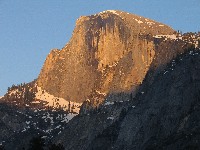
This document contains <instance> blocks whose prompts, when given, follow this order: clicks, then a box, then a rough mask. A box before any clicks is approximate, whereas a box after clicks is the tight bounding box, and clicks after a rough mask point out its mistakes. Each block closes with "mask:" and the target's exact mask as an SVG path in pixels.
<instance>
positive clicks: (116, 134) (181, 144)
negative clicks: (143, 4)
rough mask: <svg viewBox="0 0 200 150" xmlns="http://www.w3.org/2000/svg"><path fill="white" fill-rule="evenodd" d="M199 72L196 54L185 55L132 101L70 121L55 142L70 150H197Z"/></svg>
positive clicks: (199, 100) (199, 58)
mask: <svg viewBox="0 0 200 150" xmlns="http://www.w3.org/2000/svg"><path fill="white" fill-rule="evenodd" d="M199 72H200V54H199V52H192V51H191V52H190V53H186V54H183V55H181V56H179V57H177V58H176V60H173V61H172V62H171V63H170V64H168V67H167V68H166V70H162V71H161V72H160V73H156V71H155V72H154V73H156V75H155V78H154V80H153V82H151V81H149V80H148V79H150V78H148V79H146V80H145V82H144V83H143V84H146V86H145V85H144V86H142V87H141V88H140V92H139V93H138V94H137V95H136V97H135V98H133V99H131V96H130V95H129V96H130V98H129V100H130V101H126V102H121V103H120V102H117V103H113V104H109V105H102V106H101V107H100V108H99V109H98V110H96V111H94V112H90V113H88V114H87V115H83V116H79V117H76V118H74V119H73V120H72V121H71V122H69V123H68V124H67V127H66V130H65V131H64V132H63V133H62V134H61V135H59V136H58V137H57V138H56V139H55V141H57V142H62V143H63V144H64V145H65V147H66V149H70V150H73V149H76V150H78V149H87V150H89V149H95V150H98V149H99V150H100V149H105V150H106V149H120V150H123V149H126V150H129V149H130V150H131V149H192V148H193V149H198V148H199V147H200V145H199V143H200V141H199V140H200V133H199V129H200V127H199V124H200V118H199V115H198V114H199V111H200V107H199V106H200V95H199V92H200V74H199ZM149 83H151V84H149ZM121 100H122V101H123V99H121ZM72 136H73V139H71V138H70V137H72Z"/></svg>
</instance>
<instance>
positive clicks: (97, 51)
mask: <svg viewBox="0 0 200 150" xmlns="http://www.w3.org/2000/svg"><path fill="white" fill-rule="evenodd" d="M173 32H174V30H173V29H171V28H170V27H168V26H166V25H164V24H161V23H158V22H155V21H152V20H150V19H146V18H143V17H139V16H136V15H133V14H129V13H125V12H121V11H105V12H101V13H99V14H96V15H91V16H82V17H80V18H79V19H78V20H77V22H76V27H75V29H74V32H73V35H72V38H71V40H70V41H69V43H68V44H67V45H66V46H65V47H64V48H63V49H62V50H57V49H56V50H52V51H51V52H50V54H49V55H48V57H47V58H46V61H45V63H44V66H43V68H42V70H41V72H40V75H39V77H38V80H37V85H38V86H39V87H42V89H44V90H46V91H48V92H49V93H51V94H53V95H55V96H58V97H63V98H65V99H66V100H70V101H77V102H83V101H84V100H86V99H87V98H89V99H90V98H91V99H92V98H94V97H98V98H99V101H102V100H103V97H105V96H106V95H107V94H108V93H115V92H130V91H131V90H133V91H135V90H136V88H137V86H138V85H139V84H140V83H141V82H142V81H143V79H144V77H145V75H146V73H147V71H148V69H149V66H150V64H151V63H152V61H153V58H154V56H155V53H156V52H155V51H156V48H155V43H154V39H153V36H154V35H156V34H165V35H166V34H172V33H173ZM101 98H102V99H101ZM96 103H98V102H96ZM95 105H97V104H95Z"/></svg>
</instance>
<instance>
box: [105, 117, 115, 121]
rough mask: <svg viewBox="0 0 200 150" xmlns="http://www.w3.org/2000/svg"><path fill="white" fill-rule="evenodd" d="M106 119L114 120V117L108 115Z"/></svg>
mask: <svg viewBox="0 0 200 150" xmlns="http://www.w3.org/2000/svg"><path fill="white" fill-rule="evenodd" d="M107 119H110V120H114V119H115V118H114V117H108V118H107Z"/></svg>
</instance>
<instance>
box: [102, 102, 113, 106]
mask: <svg viewBox="0 0 200 150" xmlns="http://www.w3.org/2000/svg"><path fill="white" fill-rule="evenodd" d="M113 104H114V102H105V104H104V106H107V105H113Z"/></svg>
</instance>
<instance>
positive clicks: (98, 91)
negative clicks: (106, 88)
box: [96, 90, 106, 96]
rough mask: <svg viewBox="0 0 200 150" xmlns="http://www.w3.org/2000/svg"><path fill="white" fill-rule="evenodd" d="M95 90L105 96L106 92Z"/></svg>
mask: <svg viewBox="0 0 200 150" xmlns="http://www.w3.org/2000/svg"><path fill="white" fill-rule="evenodd" d="M96 92H97V93H98V94H99V95H103V96H106V93H103V92H100V91H98V90H96Z"/></svg>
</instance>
